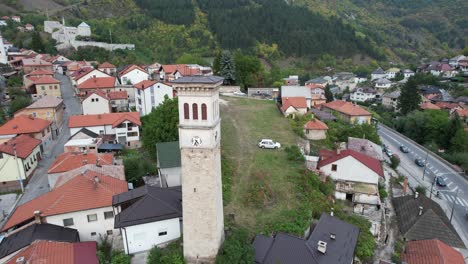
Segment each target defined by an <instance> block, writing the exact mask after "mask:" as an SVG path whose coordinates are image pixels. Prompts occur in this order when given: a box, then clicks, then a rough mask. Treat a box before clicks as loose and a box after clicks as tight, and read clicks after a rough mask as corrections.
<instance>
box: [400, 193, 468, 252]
mask: <svg viewBox="0 0 468 264" xmlns="http://www.w3.org/2000/svg"><path fill="white" fill-rule="evenodd" d="M392 203H393V206H394V208H395V213H396V216H397V220H398V227H399V230H400V232H401V234H402V236H403V238H404V239H405V240H406V241H417V240H426V239H439V240H440V241H442V242H444V243H445V244H447V245H449V246H451V247H455V248H466V247H465V245H464V244H463V241H462V240H461V238H460V236H458V234H457V232H456V230H455V229H454V228H453V226H452V224H451V223H450V221H449V219H448V218H447V215H446V214H445V212H444V210H443V209H442V208H441V207H440V205H439V204H437V203H436V202H434V201H432V200H431V199H430V198H428V197H426V196H424V195H419V194H418V193H417V192H416V193H415V194H414V195H406V196H401V197H396V198H393V199H392Z"/></svg>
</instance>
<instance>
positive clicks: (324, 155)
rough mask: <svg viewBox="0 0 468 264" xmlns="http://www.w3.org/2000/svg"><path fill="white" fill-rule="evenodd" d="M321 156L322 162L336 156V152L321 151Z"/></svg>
mask: <svg viewBox="0 0 468 264" xmlns="http://www.w3.org/2000/svg"><path fill="white" fill-rule="evenodd" d="M319 156H320V158H321V159H322V160H324V159H328V158H331V157H334V156H336V152H335V151H333V150H328V149H321V150H319Z"/></svg>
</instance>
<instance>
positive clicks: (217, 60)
mask: <svg viewBox="0 0 468 264" xmlns="http://www.w3.org/2000/svg"><path fill="white" fill-rule="evenodd" d="M220 63H221V52H220V51H216V54H215V57H214V60H213V73H214V74H215V75H219V70H220V67H221V65H220Z"/></svg>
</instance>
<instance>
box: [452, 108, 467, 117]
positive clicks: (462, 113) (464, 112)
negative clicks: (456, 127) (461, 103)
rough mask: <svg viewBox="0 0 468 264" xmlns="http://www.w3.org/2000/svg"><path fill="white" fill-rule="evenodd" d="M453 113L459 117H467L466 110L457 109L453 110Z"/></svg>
mask: <svg viewBox="0 0 468 264" xmlns="http://www.w3.org/2000/svg"><path fill="white" fill-rule="evenodd" d="M455 113H457V115H458V116H459V117H467V116H468V109H457V110H455Z"/></svg>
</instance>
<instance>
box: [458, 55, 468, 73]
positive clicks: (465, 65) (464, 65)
mask: <svg viewBox="0 0 468 264" xmlns="http://www.w3.org/2000/svg"><path fill="white" fill-rule="evenodd" d="M458 67H459V68H460V71H462V72H468V58H465V59H463V60H460V61H459V62H458Z"/></svg>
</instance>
